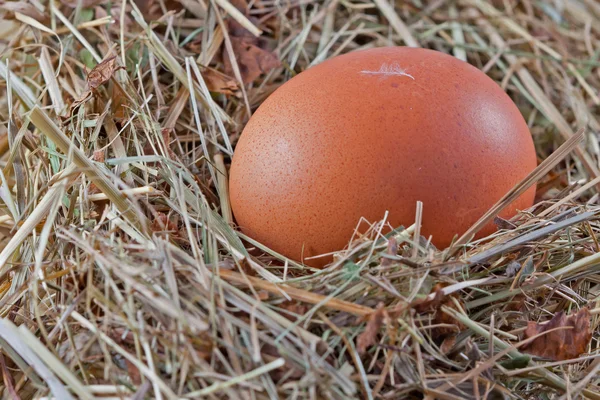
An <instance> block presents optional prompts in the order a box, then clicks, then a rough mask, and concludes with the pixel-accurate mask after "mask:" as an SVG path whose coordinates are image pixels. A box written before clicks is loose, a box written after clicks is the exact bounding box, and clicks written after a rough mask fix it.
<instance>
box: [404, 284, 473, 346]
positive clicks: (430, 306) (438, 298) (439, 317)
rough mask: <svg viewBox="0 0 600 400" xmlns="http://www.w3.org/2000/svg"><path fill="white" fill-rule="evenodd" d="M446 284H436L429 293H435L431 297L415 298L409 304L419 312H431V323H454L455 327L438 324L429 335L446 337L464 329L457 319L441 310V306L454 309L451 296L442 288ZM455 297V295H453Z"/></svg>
mask: <svg viewBox="0 0 600 400" xmlns="http://www.w3.org/2000/svg"><path fill="white" fill-rule="evenodd" d="M444 286H446V285H445V284H442V283H438V284H436V285H435V286H434V287H433V289H432V290H431V293H435V295H434V296H433V299H427V300H417V301H415V302H413V303H412V304H411V306H412V308H414V309H415V311H417V312H418V313H420V314H425V313H433V320H432V324H434V325H454V326H455V327H445V326H440V327H436V328H434V329H432V331H431V336H432V337H433V338H434V339H436V338H441V337H446V336H447V335H451V334H454V333H456V332H457V331H460V330H462V329H464V325H463V324H462V323H460V322H459V321H457V320H455V319H454V318H452V317H451V316H450V315H448V314H446V313H445V312H442V311H441V309H440V308H441V307H442V306H446V307H450V308H453V309H456V305H455V304H454V301H453V300H452V298H451V296H446V295H445V294H444V292H443V291H442V289H443V288H444ZM455 298H456V296H455ZM459 301H460V300H459Z"/></svg>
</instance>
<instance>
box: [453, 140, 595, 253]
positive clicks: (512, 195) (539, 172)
mask: <svg viewBox="0 0 600 400" xmlns="http://www.w3.org/2000/svg"><path fill="white" fill-rule="evenodd" d="M583 133H584V130H583V129H580V130H579V131H578V132H577V134H575V135H573V136H571V137H570V138H569V139H568V140H567V141H566V142H565V143H563V144H562V146H560V147H559V148H558V149H557V150H556V151H555V152H554V153H552V155H551V156H550V157H548V158H546V159H545V160H544V161H543V162H542V163H541V164H540V165H538V166H537V167H536V168H535V169H534V170H533V171H532V172H531V173H529V175H527V176H526V177H525V178H524V179H523V180H521V182H519V183H518V184H517V185H515V187H514V188H512V189H511V190H510V191H509V192H508V193H507V194H505V195H504V196H503V197H502V198H501V199H500V200H498V202H496V204H494V206H492V208H491V209H490V210H489V211H488V212H487V213H485V214H484V215H483V216H482V217H481V218H479V220H478V221H477V222H476V223H475V224H473V226H472V227H471V228H469V229H468V230H467V231H466V232H465V233H464V234H463V235H462V236H461V237H460V238H459V239H458V240H457V241H456V242H455V243H454V244H453V245H452V247H451V248H450V249H448V255H452V254H454V253H455V252H456V250H458V248H459V246H462V245H464V244H466V243H467V242H468V241H469V240H471V238H472V237H473V236H474V235H475V234H476V233H477V232H479V230H480V229H481V228H483V227H484V226H485V225H487V224H488V223H489V222H490V221H491V220H492V219H494V217H495V216H496V215H498V213H499V212H500V211H502V209H504V208H505V207H506V206H507V205H509V204H510V203H512V202H513V201H514V200H516V199H517V198H518V197H519V196H520V195H521V194H523V193H525V191H527V189H529V188H530V187H531V186H532V185H534V184H535V183H536V182H537V181H538V180H540V179H541V178H542V177H543V176H544V175H546V174H547V173H548V172H549V171H550V170H551V169H552V168H554V167H555V166H556V165H557V164H558V163H559V162H561V161H562V160H563V159H564V158H565V157H566V156H567V155H568V154H569V153H570V152H571V151H572V150H573V149H574V148H576V147H577V146H578V144H579V142H581V140H583Z"/></svg>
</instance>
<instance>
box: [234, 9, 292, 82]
mask: <svg viewBox="0 0 600 400" xmlns="http://www.w3.org/2000/svg"><path fill="white" fill-rule="evenodd" d="M242 11H243V10H242ZM249 19H250V21H252V22H256V20H255V19H253V18H251V17H250V18H249ZM227 30H228V32H229V38H230V39H231V46H232V47H233V53H234V54H235V57H236V61H237V63H238V66H239V68H240V73H241V75H242V81H243V82H244V83H250V82H252V81H254V80H255V79H256V78H258V77H259V76H260V75H261V74H264V73H267V72H269V71H271V70H272V69H274V68H277V67H278V66H280V65H281V63H280V62H279V59H278V58H277V56H276V55H275V54H273V52H271V51H270V50H269V49H268V42H267V41H266V40H264V39H261V38H257V37H256V36H254V35H253V34H252V33H250V32H249V31H248V30H246V29H245V28H244V27H243V26H241V25H240V24H239V23H237V22H236V21H233V20H231V21H228V24H227ZM223 63H224V65H225V73H226V74H227V75H229V76H234V73H233V68H232V65H231V60H230V58H229V54H228V52H227V49H226V48H225V46H223Z"/></svg>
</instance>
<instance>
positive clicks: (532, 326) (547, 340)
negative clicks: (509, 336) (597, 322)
mask: <svg viewBox="0 0 600 400" xmlns="http://www.w3.org/2000/svg"><path fill="white" fill-rule="evenodd" d="M556 328H562V329H556ZM544 332H548V333H547V334H544V335H541V336H539V337H537V338H535V339H533V341H531V342H530V343H528V344H526V345H524V346H523V347H522V348H521V349H522V350H523V351H524V352H526V353H529V354H533V355H536V356H539V357H544V358H548V359H551V360H556V361H562V360H569V359H572V358H577V357H579V356H580V355H581V354H583V353H585V352H586V351H587V348H588V345H589V343H590V341H591V340H592V331H591V329H590V311H589V310H588V309H587V308H582V309H581V310H579V311H578V312H576V313H574V314H571V315H569V316H568V317H567V316H565V313H564V312H562V311H561V312H559V313H558V314H556V315H555V316H554V317H553V318H552V319H551V320H550V321H548V322H547V323H545V324H540V323H537V322H531V321H530V322H528V323H527V329H526V330H525V334H524V338H525V339H527V338H530V337H533V336H536V335H539V334H541V333H544Z"/></svg>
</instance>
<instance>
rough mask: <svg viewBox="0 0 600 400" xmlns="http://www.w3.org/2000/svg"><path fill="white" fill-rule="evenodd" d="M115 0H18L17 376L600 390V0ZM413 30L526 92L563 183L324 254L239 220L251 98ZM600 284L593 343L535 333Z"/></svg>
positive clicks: (542, 143)
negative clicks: (544, 347)
mask: <svg viewBox="0 0 600 400" xmlns="http://www.w3.org/2000/svg"><path fill="white" fill-rule="evenodd" d="M99 3H101V2H93V1H90V2H88V1H81V2H76V1H74V2H69V1H67V0H65V1H62V2H58V1H54V2H38V1H31V2H25V1H21V2H6V3H4V2H1V3H0V10H2V11H1V12H2V13H3V14H4V16H5V18H7V19H6V21H4V22H2V24H0V51H1V55H2V57H1V63H0V77H1V79H0V120H1V121H2V124H0V135H1V137H2V139H0V153H1V161H0V163H1V164H0V166H1V167H2V169H1V170H0V172H2V174H0V180H1V182H0V183H1V185H0V198H1V199H2V205H1V209H2V210H1V214H2V215H0V231H1V236H0V237H1V239H0V249H1V250H0V313H1V315H2V318H3V319H2V320H0V347H1V349H2V351H1V352H0V369H1V371H2V383H1V387H0V388H1V389H2V391H3V396H4V397H3V398H21V399H30V398H60V399H68V398H81V399H92V398H107V399H108V398H110V399H116V398H119V399H143V398H157V399H176V398H177V399H179V398H210V399H217V398H227V399H277V398H286V399H288V398H289V399H348V398H361V399H399V398H415V399H417V398H427V399H434V398H438V399H461V398H467V399H471V398H506V399H508V398H519V399H525V398H561V399H567V398H578V396H579V397H581V396H585V397H587V398H590V399H600V389H599V388H598V378H597V375H598V371H599V368H600V367H599V366H600V364H599V363H598V360H597V358H598V355H599V353H598V339H597V335H596V333H597V332H598V314H599V313H600V305H599V304H598V296H599V293H600V279H599V278H598V276H599V275H598V272H599V271H600V244H599V242H598V239H597V236H598V234H599V233H600V224H599V223H598V215H599V214H600V209H599V208H598V206H597V203H598V194H597V189H598V184H599V182H600V170H599V167H598V165H599V161H600V146H599V145H598V140H597V134H598V131H599V130H600V124H599V122H598V117H597V115H598V110H599V108H598V107H599V106H600V99H599V96H598V88H599V87H600V73H599V71H600V70H599V69H598V66H600V62H599V60H598V58H599V56H600V48H599V47H598V45H599V43H600V42H599V38H600V28H599V26H600V6H598V4H597V3H596V2H595V1H594V0H561V1H554V2H544V1H540V2H537V1H536V2H534V1H529V0H523V1H520V2H515V1H492V2H486V1H482V0H458V1H433V0H432V1H422V0H414V1H410V2H399V4H398V5H396V7H393V6H392V5H391V4H390V3H389V2H386V1H384V0H374V1H368V0H360V1H356V2H351V1H348V0H325V1H323V2H313V1H291V2H284V3H282V2H273V1H270V0H258V1H252V2H250V6H247V7H244V3H242V2H239V1H238V2H234V3H230V2H228V1H227V0H217V1H215V2H205V1H198V2H195V1H190V0H181V1H179V2H172V1H159V0H148V1H136V2H135V3H133V2H129V3H122V2H114V3H110V5H99ZM107 4H108V3H107ZM235 24H237V25H235ZM240 29H242V30H243V29H245V31H243V32H246V34H249V35H246V36H244V35H241V36H240V32H241V31H240ZM257 36H259V37H260V41H259V39H256V37H257ZM245 41H246V42H245ZM248 41H249V42H248ZM240 43H251V45H252V46H250V48H251V49H252V51H253V53H252V54H251V56H249V55H246V54H244V53H242V52H240V48H241V47H240ZM404 44H408V45H411V46H421V47H428V48H433V49H437V50H441V51H444V52H447V53H451V54H454V55H455V56H456V57H458V58H462V59H466V60H468V61H469V62H470V63H472V64H473V65H475V66H477V67H478V68H480V69H482V70H483V71H485V72H486V73H487V74H489V75H490V76H491V77H492V78H494V79H496V80H497V81H498V83H499V84H501V85H502V86H503V87H504V88H505V89H506V91H507V92H508V93H509V94H510V95H511V97H512V98H513V99H514V101H515V103H516V104H517V105H518V107H519V108H520V110H521V112H522V113H523V115H524V116H525V118H526V119H527V121H528V123H529V125H530V128H531V132H532V134H533V137H534V140H535V142H536V148H537V151H538V155H539V156H540V159H541V160H549V161H547V162H546V163H545V164H544V168H545V167H548V168H545V169H543V170H540V171H541V172H540V171H538V172H540V173H538V174H537V175H535V176H533V177H532V179H531V180H530V181H529V183H530V184H533V183H535V182H537V184H538V193H539V195H538V197H539V203H538V204H537V205H536V206H534V207H533V208H532V209H530V210H524V211H523V212H522V213H521V214H520V215H518V216H517V217H516V218H514V219H513V220H512V221H498V223H499V224H501V226H502V227H503V229H502V230H500V231H499V232H498V233H496V234H495V235H493V237H491V238H487V239H486V240H479V241H475V242H474V241H471V242H468V237H465V238H461V239H460V240H459V241H458V242H457V243H456V244H455V246H454V247H453V248H452V249H451V250H450V251H446V252H440V251H437V250H436V249H434V248H432V247H431V246H430V245H429V244H428V243H427V241H426V240H419V237H418V229H417V230H416V231H417V235H416V236H417V237H416V239H417V240H414V236H413V235H415V228H414V226H410V227H408V228H406V229H404V228H398V229H397V230H395V231H394V232H393V233H391V234H389V235H386V236H382V235H381V233H380V232H381V231H382V228H383V227H384V225H385V218H384V216H383V215H382V218H383V220H382V221H380V222H373V221H371V222H372V227H371V229H370V230H369V231H368V232H367V233H366V234H364V235H360V236H357V237H356V238H355V239H356V240H354V241H353V242H352V243H351V244H350V246H349V248H348V249H346V250H345V251H343V252H340V253H339V254H338V255H337V256H336V259H335V261H334V263H333V264H331V265H330V266H329V267H328V268H327V269H325V270H319V271H316V270H312V269H310V268H308V267H303V266H302V265H299V264H298V263H296V262H294V261H292V260H287V259H285V258H284V257H283V256H281V255H279V254H276V253H275V252H273V251H271V250H269V249H267V248H265V247H264V246H262V245H261V244H260V243H256V242H254V241H253V240H252V239H251V238H248V237H246V236H245V235H243V234H242V233H240V232H237V231H236V230H235V229H234V227H233V225H232V215H231V209H230V206H229V201H228V193H227V166H228V164H229V162H230V157H231V155H232V152H233V149H234V146H235V143H236V141H237V139H238V137H239V133H240V132H241V129H242V128H243V125H244V123H245V122H246V121H247V119H248V116H249V113H250V112H251V111H252V110H254V109H256V107H257V106H258V105H259V104H260V103H261V102H262V101H263V100H264V99H265V98H266V97H267V96H268V95H269V94H270V93H271V92H272V91H273V90H275V88H277V87H278V86H279V85H281V84H282V83H283V82H285V81H286V80H288V79H289V78H290V77H291V76H293V75H294V74H296V73H298V72H300V71H302V70H304V69H305V68H307V67H308V66H310V65H314V64H316V63H318V62H320V61H323V60H325V59H327V58H329V57H332V56H334V55H337V54H341V53H345V52H348V51H352V50H357V49H364V48H371V47H379V46H387V45H404ZM231 55H234V56H235V57H234V58H230V56H231ZM273 55H275V56H276V57H274V56H273ZM277 60H279V61H281V63H279V62H278V61H277ZM253 62H254V64H253ZM99 63H100V65H101V66H100V67H98V64H99ZM94 67H96V68H94ZM365 72H366V73H394V74H399V73H403V71H396V70H395V69H393V68H392V67H390V69H389V71H388V70H385V71H383V70H382V71H365ZM575 132H578V134H581V135H582V136H585V141H584V142H583V143H579V139H580V137H573V136H574V135H575ZM569 139H571V140H570V141H569ZM564 143H567V147H560V146H561V145H563V144H564ZM551 155H552V156H551ZM520 188H522V187H517V188H515V190H520ZM486 218H488V219H489V218H493V215H492V214H490V215H488V216H486ZM249 249H252V251H251V252H250V253H251V254H252V255H251V254H250V253H249ZM436 290H437V291H436ZM436 293H437V294H436ZM438 296H441V300H440V297H438ZM585 306H587V307H588V308H589V309H590V314H591V329H592V331H593V332H594V337H593V339H592V340H591V342H590V343H589V346H588V348H587V352H586V353H585V354H582V355H581V356H579V357H578V358H576V359H572V360H566V361H555V362H551V361H549V360H543V359H539V358H536V357H533V356H531V355H528V354H526V353H525V352H524V351H523V348H524V345H525V344H526V343H525V342H526V341H524V340H523V333H524V331H525V329H526V326H527V322H528V321H547V320H549V319H550V318H551V317H552V315H555V314H557V313H559V312H561V311H565V312H571V311H576V310H579V309H581V308H583V307H585ZM486 396H487V397H486ZM544 396H545V397H544Z"/></svg>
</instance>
